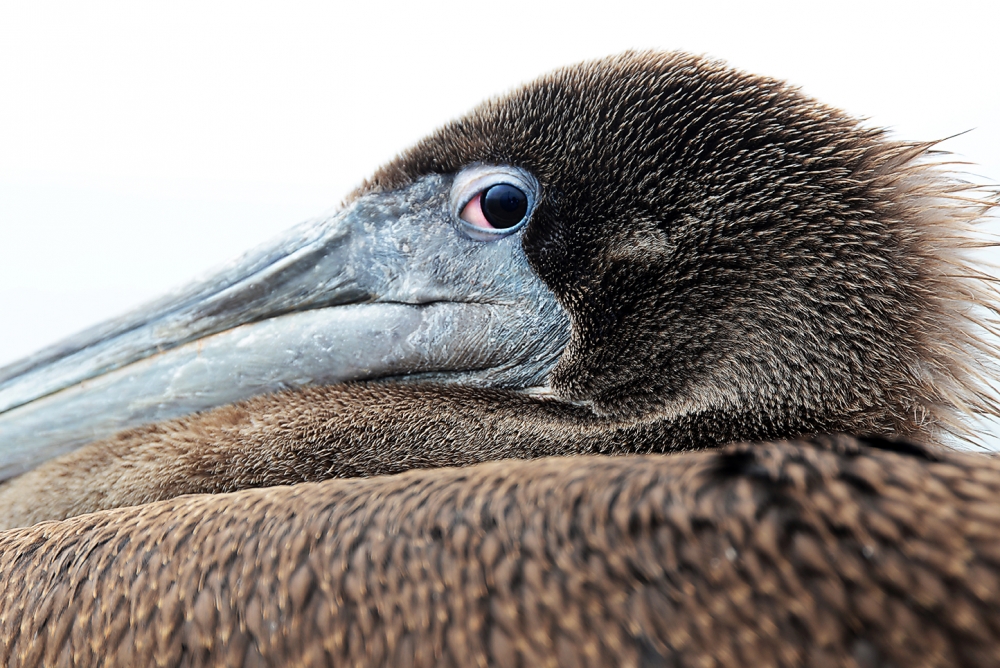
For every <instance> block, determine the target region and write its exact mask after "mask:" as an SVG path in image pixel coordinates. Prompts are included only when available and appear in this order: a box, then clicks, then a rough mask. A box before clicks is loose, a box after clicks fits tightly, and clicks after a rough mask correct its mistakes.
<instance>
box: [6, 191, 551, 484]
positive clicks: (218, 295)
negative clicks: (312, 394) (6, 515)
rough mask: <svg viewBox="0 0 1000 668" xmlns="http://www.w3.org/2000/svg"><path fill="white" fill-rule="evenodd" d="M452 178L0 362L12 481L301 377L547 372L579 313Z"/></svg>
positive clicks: (332, 379)
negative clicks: (458, 196) (112, 439)
mask: <svg viewBox="0 0 1000 668" xmlns="http://www.w3.org/2000/svg"><path fill="white" fill-rule="evenodd" d="M451 182H452V178H451V177H448V176H438V175H433V176H427V177H424V178H422V179H421V180H419V181H417V182H415V183H413V184H412V185H411V186H409V187H407V188H404V189H401V190H397V191H393V192H389V193H376V194H368V195H364V196H362V197H361V198H359V199H357V200H355V201H354V202H353V203H351V204H350V205H349V206H347V207H346V208H345V209H344V210H342V211H341V212H339V213H337V214H336V215H334V216H332V217H330V218H327V219H321V220H316V221H310V222H308V223H306V224H303V225H301V226H298V227H296V228H293V229H292V230H291V231H290V232H289V233H287V234H286V235H285V236H283V237H282V238H280V239H278V240H276V241H275V242H274V243H272V244H269V245H267V246H265V247H262V248H258V249H257V250H255V251H252V252H250V253H248V254H247V255H246V256H244V257H243V258H241V259H239V260H238V261H236V262H234V263H232V264H231V265H229V266H226V267H224V268H223V269H222V270H221V271H219V272H218V273H216V274H214V275H211V276H208V277H207V278H205V279H204V280H201V281H198V282H196V283H194V284H193V285H190V286H188V287H187V288H185V289H182V290H179V291H177V292H174V293H172V294H170V295H168V296H166V297H164V298H163V299H161V300H159V301H156V302H154V303H152V304H149V305H148V306H146V307H144V308H141V309H139V310H137V311H135V312H133V313H130V314H128V315H126V316H124V317H122V318H120V319H117V320H114V321H111V322H108V323H105V324H103V325H100V326H98V327H95V328H93V329H91V330H88V331H86V332H83V333H82V334H80V335H77V336H76V337H73V338H71V339H69V340H66V341H64V342H62V343H60V344H58V345H56V346H53V347H51V348H48V349H46V350H43V351H41V352H39V353H38V354H36V355H34V356H32V357H30V358H28V359H25V360H23V361H21V362H19V363H16V364H14V365H11V366H9V367H7V368H5V369H0V480H2V479H4V478H9V477H12V476H14V475H17V474H19V473H21V472H23V471H26V470H28V469H30V468H33V467H34V466H37V465H38V464H39V463H41V462H42V461H44V460H46V459H49V458H51V457H54V456H57V455H59V454H62V453H64V452H67V451H69V450H71V449H73V448H75V447H78V446H80V445H82V444H84V443H87V442H89V441H93V440H96V439H101V438H106V437H109V436H111V435H112V434H114V433H116V432H118V431H121V430H123V429H127V428H130V427H136V426H140V425H143V424H148V423H152V422H157V421H160V420H167V419H171V418H176V417H180V416H183V415H188V414H191V413H194V412H197V411H203V410H207V409H210V408H214V407H216V406H222V405H225V404H229V403H232V402H235V401H239V400H242V399H247V398H249V397H252V396H255V395H260V394H265V393H270V392H277V391H281V390H286V389H292V388H303V387H307V386H315V385H325V384H330V383H338V382H343V381H349V380H360V379H378V378H393V379H420V380H429V381H433V382H462V383H464V384H467V385H478V386H494V387H513V388H525V387H532V386H537V385H540V384H543V383H544V382H545V377H546V375H547V372H548V371H549V370H550V369H551V367H552V366H553V365H554V364H555V361H556V359H557V358H558V356H559V354H560V353H561V352H562V350H563V348H564V347H565V345H566V342H567V340H568V338H569V321H568V319H567V317H566V315H565V313H564V312H563V311H562V309H561V308H560V307H559V305H558V304H557V303H556V301H555V297H554V296H553V295H552V293H551V291H550V290H549V289H548V288H547V287H546V286H545V284H544V283H542V282H541V281H540V280H539V279H538V278H537V277H536V276H535V275H534V274H533V273H532V271H531V270H530V268H529V266H528V262H527V259H526V257H525V255H524V253H523V251H522V248H521V240H520V233H515V234H512V235H510V236H507V237H502V238H498V239H496V240H492V241H482V240H476V239H475V238H470V236H468V235H466V234H463V233H462V230H461V225H459V224H458V221H457V219H456V216H455V212H454V207H453V205H452V204H451V203H450V202H449V192H450V188H451Z"/></svg>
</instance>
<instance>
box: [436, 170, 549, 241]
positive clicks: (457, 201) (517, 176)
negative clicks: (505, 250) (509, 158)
mask: <svg viewBox="0 0 1000 668" xmlns="http://www.w3.org/2000/svg"><path fill="white" fill-rule="evenodd" d="M538 193H539V187H538V181H536V180H535V177H534V176H532V175H531V174H529V173H528V172H526V171H524V170H523V169H519V168H517V167H511V166H507V165H473V166H470V167H467V168H465V169H463V170H462V171H461V172H460V173H459V174H457V175H456V176H455V182H454V185H453V186H452V193H451V206H452V207H453V208H452V211H453V212H454V215H455V216H456V218H458V221H457V222H459V223H460V227H459V229H461V230H462V231H463V232H464V233H465V234H466V235H468V236H469V237H471V238H472V239H474V240H476V241H496V240H498V239H502V238H503V237H506V236H509V235H511V234H513V233H514V232H516V231H517V230H519V229H521V228H522V227H524V225H525V223H527V221H528V219H529V218H531V212H532V210H533V209H534V205H535V202H536V201H537V200H538Z"/></svg>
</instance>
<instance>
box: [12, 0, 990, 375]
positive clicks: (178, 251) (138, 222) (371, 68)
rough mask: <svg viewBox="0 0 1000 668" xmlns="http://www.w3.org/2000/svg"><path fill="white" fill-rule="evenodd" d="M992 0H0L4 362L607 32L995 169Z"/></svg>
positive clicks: (314, 201) (152, 287)
mask: <svg viewBox="0 0 1000 668" xmlns="http://www.w3.org/2000/svg"><path fill="white" fill-rule="evenodd" d="M998 7H1000V3H997V2H995V1H994V2H979V3H962V2H948V3H940V2H936V3H919V2H908V3H878V4H877V5H876V3H873V2H858V3H845V2H839V3H803V2H795V3H762V2H740V3H711V2H701V3H695V2H690V0H688V1H686V2H676V3H674V2H662V1H661V2H649V3H638V2H627V1H620V0H614V1H610V0H606V1H605V2H600V3H587V2H574V3H561V4H546V3H543V2H539V1H538V0H534V1H532V2H513V1H508V2H491V3H472V2H439V3H433V2H408V3H400V4H399V5H398V6H393V5H391V4H386V3H375V2H366V3H361V2H357V3H353V6H350V7H346V8H345V7H344V3H332V2H325V3H319V2H287V3H272V4H270V5H262V4H258V3H253V2H231V3H228V2H227V3H222V2H211V1H209V0H198V1H197V2H187V1H180V2H178V1H172V2H169V3H167V2H161V3H152V2H135V1H134V0H129V1H128V2H100V1H96V2H86V3H79V2H47V1H45V0H30V1H29V0H25V1H14V2H7V3H3V4H2V5H0V100H2V102H0V314H2V315H0V365H3V364H5V363H7V362H10V361H13V360H14V359H16V358H18V357H20V356H22V355H25V354H27V353H30V352H32V351H33V350H35V349H37V348H40V347H42V346H44V345H47V344H49V343H53V342H55V341H56V340H58V339H60V338H62V337H64V336H66V335H69V334H72V333H73V332H75V331H77V330H79V329H81V328H83V327H85V326H88V325H91V324H94V323H95V322H97V321H98V320H102V319H105V318H108V317H111V316H114V315H117V314H119V313H121V312H122V311H124V310H126V309H128V308H130V307H132V306H135V305H136V304H138V303H140V302H142V301H145V300H147V299H150V298H153V297H155V296H157V295H158V294H160V293H161V292H163V291H165V290H167V289H169V288H171V287H172V286H175V285H177V284H180V283H184V282H186V281H187V280H189V279H190V278H192V277H194V276H195V275H197V274H199V273H202V272H204V271H206V270H208V269H210V268H211V267H213V266H216V265H218V264H221V263H223V262H225V261H227V260H229V259H231V258H232V257H234V256H236V255H238V254H240V253H241V252H242V251H243V250H246V249H247V248H249V247H251V246H253V245H255V244H257V243H260V242H262V241H264V240H266V239H267V238H269V237H271V236H273V235H275V234H277V233H278V232H280V231H281V230H283V229H285V228H287V227H289V226H291V225H293V224H295V223H298V222H300V221H301V220H304V219H306V218H310V217H313V216H316V215H319V214H321V213H323V212H324V211H326V210H329V209H330V208H331V207H335V206H336V204H337V203H338V202H339V201H340V200H341V198H342V197H343V196H344V195H345V194H346V193H347V192H348V191H349V190H350V189H351V188H352V187H353V186H354V185H355V184H357V183H358V182H359V181H360V180H361V179H362V178H364V177H365V176H366V175H367V174H368V173H369V172H371V171H372V170H373V169H374V168H375V167H376V166H377V165H378V164H380V163H381V162H383V161H385V160H387V159H388V158H390V157H392V155H393V154H394V153H395V152H396V151H398V150H400V149H403V148H405V147H406V146H407V145H409V144H410V143H412V142H413V141H415V140H417V139H419V138H420V137H421V136H422V135H424V134H426V133H427V132H429V131H430V130H432V129H434V128H435V127H436V126H438V125H440V124H441V123H443V122H445V121H446V120H448V119H449V118H452V117H454V116H457V115H459V114H461V113H463V112H464V111H465V110H467V109H468V108H470V107H471V106H473V105H474V104H475V103H477V102H478V101H480V100H481V99H483V98H485V97H488V96H490V95H493V94H497V93H501V92H503V91H505V90H506V89H508V88H510V87H512V86H514V85H516V84H517V83H519V82H521V81H524V80H528V79H531V78H533V77H535V76H536V75H538V74H541V73H543V72H545V71H547V70H549V69H551V68H553V67H556V66H559V65H563V64H568V63H572V62H575V61H578V60H581V59H585V58H592V57H599V56H604V55H607V54H610V53H614V52H617V51H621V50H624V49H627V48H658V49H684V50H688V51H692V52H695V53H706V54H709V55H712V56H716V57H719V58H723V59H725V60H727V61H729V62H730V63H731V64H732V65H735V66H737V67H740V68H742V69H746V70H750V71H753V72H758V73H762V74H768V75H771V76H776V77H780V78H783V79H786V80H788V81H791V82H793V83H795V84H796V85H799V86H801V87H802V88H803V89H804V90H805V91H806V92H807V93H809V94H811V95H813V96H815V97H817V98H819V99H821V100H823V101H825V102H827V103H830V104H833V105H836V106H840V107H842V108H844V109H846V110H848V111H849V112H851V113H853V114H855V115H858V116H864V117H867V118H868V119H870V121H869V122H870V123H871V124H873V125H882V126H888V127H890V128H892V129H893V130H894V131H895V132H896V134H897V136H899V137H901V138H907V139H921V140H926V139H939V138H944V137H948V136H952V135H956V134H958V133H963V132H965V133H966V134H963V135H961V136H960V137H956V138H954V139H951V140H949V141H947V142H946V143H945V144H944V148H947V149H949V150H951V151H953V152H955V153H957V154H958V157H959V158H960V159H962V160H966V161H969V162H971V163H974V164H973V165H970V166H969V167H968V169H969V170H970V171H973V172H974V173H977V174H980V175H983V176H984V177H985V178H987V179H988V180H992V181H1000V85H998V76H997V71H998V65H1000V46H998V44H1000V39H998V34H997V33H998V31H1000V27H998V26H1000V9H998Z"/></svg>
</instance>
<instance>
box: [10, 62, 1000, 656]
mask: <svg viewBox="0 0 1000 668" xmlns="http://www.w3.org/2000/svg"><path fill="white" fill-rule="evenodd" d="M928 149H929V145H916V144H904V143H898V142H892V141H889V140H888V139H887V138H886V137H885V136H884V135H883V133H881V132H880V131H877V130H870V129H866V128H864V127H862V126H861V125H859V124H858V122H856V121H855V120H853V119H851V118H849V117H847V116H845V115H843V114H842V113H840V112H838V111H836V110H834V109H831V108H829V107H826V106H824V105H821V104H819V103H817V102H815V101H812V100H810V99H808V98H805V97H804V96H802V95H800V94H799V93H798V92H796V91H795V90H794V89H791V88H789V87H787V86H785V85H784V84H781V83H780V82H776V81H773V80H770V79H766V78H762V77H756V76H750V75H746V74H743V73H740V72H737V71H734V70H731V69H728V68H726V67H724V66H722V65H720V64H718V63H713V62H709V61H705V60H702V59H698V58H692V57H690V56H685V55H680V54H626V55H623V56H619V57H615V58H610V59H606V60H603V61H597V62H593V63H588V64H584V65H581V66H577V67H572V68H567V69H565V70H561V71H559V72H556V73H554V74H551V75H549V76H547V77H544V78H542V79H540V80H539V81H537V82H535V83H533V84H529V85H527V86H525V87H523V88H521V89H518V90H516V91H514V92H512V93H511V94H509V95H508V96H506V97H503V98H500V99H498V100H495V101H492V102H489V103H487V104H485V105H484V106H482V107H480V108H479V109H477V110H474V111H473V112H472V113H471V114H470V115H469V116H468V117H466V118H464V119H460V120H458V121H456V122H454V123H452V124H450V125H448V126H446V127H444V128H443V129H442V130H440V131H439V132H438V133H436V134H435V135H433V136H431V137H429V138H428V139H427V140H425V141H424V142H422V143H420V144H418V145H417V146H416V147H414V148H413V149H411V150H410V151H408V152H406V153H404V154H403V155H402V156H400V157H399V158H398V159H397V160H395V161H393V162H392V163H390V164H389V165H388V166H386V167H385V168H383V169H382V170H380V171H379V172H378V173H376V174H375V176H374V177H372V179H371V180H370V181H369V182H368V183H367V184H366V185H365V186H364V187H363V188H362V189H361V190H359V192H358V193H356V195H355V196H356V197H364V196H367V195H370V194H372V193H378V192H381V191H386V190H390V189H395V188H399V187H402V186H405V185H406V184H408V183H411V182H413V181H414V180H415V179H417V178H419V177H420V176H422V175H425V174H431V173H441V174H451V173H454V172H456V171H457V170H460V169H462V168H464V167H466V166H468V165H470V164H475V163H487V164H506V165H511V166H514V167H518V168H521V169H524V170H526V171H527V172H529V173H531V174H533V175H534V177H535V178H537V180H538V182H539V184H540V187H541V197H540V200H539V203H538V205H537V207H536V210H535V212H534V214H533V216H532V219H531V221H530V223H529V226H528V228H527V230H526V232H525V234H524V237H523V248H524V252H525V254H526V255H527V257H528V260H529V262H530V264H531V267H532V268H533V269H534V271H535V272H536V273H537V274H538V276H540V277H541V278H542V279H543V280H544V281H545V282H546V283H547V284H548V286H549V287H551V289H552V290H553V292H554V293H555V294H556V296H557V298H558V300H559V303H560V304H561V305H562V307H563V308H564V309H565V310H566V311H567V313H568V314H569V318H570V321H571V324H572V332H571V339H570V342H569V345H568V346H567V348H566V349H565V351H564V352H563V354H562V357H561V358H560V361H559V362H558V364H557V365H556V367H555V368H554V370H553V371H552V373H551V374H550V377H549V379H548V380H549V382H548V386H547V387H546V388H545V389H544V391H543V392H541V393H539V392H523V391H520V390H516V389H472V388H463V387H457V386H454V385H452V386H441V385H432V384H416V383H410V384H406V383H389V382H383V383H374V382H373V383H362V384H354V385H340V386H335V387H328V388H319V389H312V390H305V391H299V392H291V393H285V394H279V395H273V396H269V397H261V398H256V399H252V400H250V401H247V402H243V403H240V404H236V405H233V406H226V407H222V408H218V409H216V410H213V411H210V412H207V413H204V414H201V415H196V416H192V417H187V418H182V419H180V420H175V421H172V422H167V423H162V424H158V425H152V426H148V427H142V428H139V429H135V430H131V431H129V432H125V433H123V434H120V435H118V436H117V437H115V438H112V439H108V440H105V441H100V442H97V443H93V444H91V445H88V446H85V447H84V448H81V449H80V450H78V451H76V452H73V453H71V454H69V455H66V456H64V457H62V458H60V459H57V460H53V461H51V462H49V463H47V464H45V465H43V466H41V467H39V468H38V469H36V470H34V471H31V472H29V473H27V474H25V475H23V476H21V477H20V478H17V479H14V480H12V481H10V482H7V483H5V484H4V485H3V486H0V524H6V525H8V526H13V525H19V524H27V523H31V522H35V521H38V520H43V519H53V518H64V517H70V516H73V515H79V514H81V513H85V512H88V511H92V510H97V509H106V508H115V507H119V506H126V505H131V504H138V503H149V502H155V503H149V505H145V506H140V507H137V508H127V509H121V510H111V511H106V512H102V513H98V514H96V515H90V516H86V517H78V518H75V519H72V520H68V521H64V522H60V523H54V524H40V525H37V526H35V527H32V528H28V529H20V530H16V531H9V532H4V533H0V573H3V577H4V579H5V582H4V585H3V587H4V588H5V591H4V595H3V596H0V652H6V653H7V654H8V656H9V662H13V663H14V664H15V665H40V664H45V663H54V662H57V661H64V662H70V663H72V662H73V661H76V662H77V664H87V663H88V662H90V663H93V662H95V657H98V656H100V655H104V654H107V655H108V664H109V665H114V663H113V662H114V661H117V662H118V664H119V665H134V664H137V663H138V664H142V663H150V662H152V661H153V660H154V659H155V660H156V661H160V662H161V663H163V664H165V665H185V664H190V665H208V664H217V663H222V662H224V661H229V662H231V663H233V664H235V665H256V664H261V663H264V662H300V661H301V662H303V663H307V664H310V665H324V664H326V663H334V664H338V665H339V664H343V663H345V662H347V661H348V660H357V661H363V662H367V663H370V664H387V665H399V664H401V663H405V662H406V661H409V660H412V663H413V664H414V665H431V664H436V663H441V662H445V663H447V662H451V663H454V664H459V665H464V664H467V663H478V664H482V663H483V662H484V661H486V662H493V663H496V664H498V665H518V664H521V665H535V664H537V663H541V662H542V661H543V660H546V659H557V660H560V661H562V662H563V663H567V664H572V663H573V662H574V657H576V656H577V655H579V656H580V657H581V660H580V662H581V663H587V662H589V663H591V664H595V665H606V664H608V663H610V662H617V663H622V664H626V665H628V664H631V665H660V664H664V663H666V664H667V665H670V664H671V663H673V664H675V665H694V664H698V663H710V661H709V659H714V660H715V661H717V662H718V663H720V664H722V665H757V664H766V663H777V664H783V665H802V664H808V663H812V664H814V665H851V664H852V662H853V664H854V665H862V666H865V665H990V664H992V663H995V662H996V661H997V660H998V659H1000V643H998V634H1000V617H998V615H997V612H998V608H997V606H998V602H1000V598H998V595H1000V593H998V592H1000V589H998V587H1000V585H998V575H1000V571H998V566H1000V564H998V563H997V559H1000V556H998V555H1000V552H998V551H997V545H998V543H997V540H998V539H1000V535H998V533H997V528H998V527H997V523H998V522H1000V501H998V498H997V494H996V491H997V490H996V488H997V487H998V486H1000V468H998V464H997V463H996V462H995V461H994V460H991V459H987V458H985V457H982V456H975V455H960V454H955V453H947V452H944V451H939V449H938V448H937V446H934V445H929V446H927V447H928V448H930V449H924V448H923V447H922V446H909V445H904V444H902V443H898V442H897V443H895V444H893V443H894V442H889V441H882V440H879V439H878V438H874V440H871V441H869V442H867V443H868V444H867V445H865V444H858V442H856V441H854V440H852V438H850V437H842V438H839V439H832V440H830V439H827V440H824V439H820V440H818V441H817V443H818V445H810V444H808V443H797V444H787V443H760V442H761V441H768V440H773V439H785V438H797V437H801V436H804V435H810V434H822V433H832V432H849V433H853V434H856V435H868V436H878V435H881V436H888V435H895V436H906V437H911V438H916V439H919V440H922V441H925V442H927V443H930V444H934V443H937V442H939V441H940V440H941V437H942V435H943V434H944V432H946V431H951V432H953V433H955V434H958V435H959V436H963V435H968V433H967V429H966V428H965V427H964V425H963V423H962V419H963V416H968V415H969V414H972V413H976V412H984V413H993V414H995V413H997V403H996V400H995V398H994V395H993V394H992V391H991V390H990V389H989V387H988V380H985V379H988V378H989V372H988V371H987V370H986V368H985V367H984V366H983V365H982V363H981V358H982V357H983V356H984V355H987V354H991V353H992V352H993V349H992V347H991V346H990V345H989V344H986V343H984V342H983V341H982V339H981V338H980V335H981V333H982V332H983V331H984V325H985V323H984V322H982V321H981V320H980V318H982V317H987V316H983V315H982V314H981V312H979V311H976V310H975V308H973V307H976V308H979V309H982V310H983V311H985V312H987V313H989V312H990V311H995V310H996V302H995V298H994V294H993V292H992V290H991V288H989V286H988V282H987V280H986V279H985V278H984V277H983V276H982V275H981V274H979V273H978V272H977V271H976V270H975V269H973V268H971V267H970V266H969V265H968V263H967V261H966V259H965V257H964V253H965V251H966V249H967V248H968V247H969V246H971V245H973V243H974V239H975V237H974V235H973V233H972V232H971V231H970V226H971V225H972V224H973V223H974V222H975V221H976V220H977V219H978V218H979V217H980V216H981V215H983V214H984V213H985V212H986V211H987V210H988V209H989V207H990V206H991V204H990V203H989V202H976V201H974V200H973V199H971V198H970V197H969V195H971V193H969V192H968V188H967V187H966V186H964V185H962V184H959V183H956V182H954V181H952V180H950V179H949V178H948V177H946V176H945V175H944V174H943V173H942V172H941V171H940V170H939V169H938V168H937V167H934V166H933V165H928V164H927V163H926V157H927V151H928ZM737 441H749V442H754V443H751V444H750V445H741V446H735V447H729V448H727V449H725V450H722V451H707V452H704V451H703V452H697V453H688V454H677V455H672V456H668V457H664V456H651V457H630V458H616V459H607V458H573V459H552V460H545V461H540V462H499V463H488V464H482V465H481V466H477V467H473V468H466V469H452V468H448V469H444V470H439V471H413V472H410V473H404V474H403V475H401V476H396V477H386V478H380V479H376V480H367V481H366V480H353V481H326V482H318V483H309V484H307V481H320V480H324V479H326V478H334V477H357V476H372V475H383V474H392V473H399V472H403V471H406V470H408V469H415V468H417V469H423V468H433V467H443V466H444V467H447V466H457V465H472V464H479V463H482V462H488V461H489V460H496V459H505V458H535V457H544V456H548V455H572V454H616V455H627V454H637V453H654V452H670V451H678V450H697V449H705V448H714V447H717V446H723V445H725V444H727V443H732V442H737ZM281 484H292V485H293V486H292V487H287V488H286V487H276V488H273V489H264V490H256V491H254V490H248V491H242V492H238V493H236V494H234V495H221V496H220V495H216V493H219V492H228V491H233V490H239V489H243V488H247V487H267V486H271V485H281ZM186 493H209V494H211V495H209V496H194V497H186V498H180V499H174V500H166V501H163V500H164V499H170V498H171V497H175V496H177V495H180V494H186ZM24 582H31V583H32V585H31V587H30V588H29V589H28V590H27V591H25V590H24V587H23V586H22V583H24ZM18 662H19V663H18Z"/></svg>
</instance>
